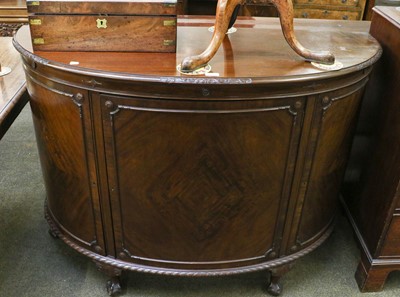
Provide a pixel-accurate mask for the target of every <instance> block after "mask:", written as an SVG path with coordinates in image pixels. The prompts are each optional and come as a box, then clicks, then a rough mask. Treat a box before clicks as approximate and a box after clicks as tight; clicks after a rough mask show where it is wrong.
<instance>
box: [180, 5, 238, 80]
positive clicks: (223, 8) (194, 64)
mask: <svg viewBox="0 0 400 297" xmlns="http://www.w3.org/2000/svg"><path fill="white" fill-rule="evenodd" d="M243 1H244V0H218V4H217V11H216V18H215V26H214V34H213V36H212V39H211V42H210V44H209V46H208V47H207V48H206V49H205V50H204V52H202V53H201V54H200V55H197V56H190V57H186V58H185V59H183V61H182V63H181V70H182V71H183V72H190V71H193V70H195V69H197V68H199V67H202V66H204V65H206V64H207V63H208V62H209V61H210V60H211V59H212V57H214V55H215V53H216V52H217V51H218V48H219V47H220V45H221V43H222V41H223V40H224V38H225V36H226V32H227V30H228V26H229V22H230V20H231V17H232V14H233V12H234V11H235V8H236V6H237V5H240V4H241V3H242V2H243Z"/></svg>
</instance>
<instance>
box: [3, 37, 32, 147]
mask: <svg viewBox="0 0 400 297" xmlns="http://www.w3.org/2000/svg"><path fill="white" fill-rule="evenodd" d="M0 64H1V66H2V67H5V66H7V67H9V68H11V72H10V73H9V74H7V75H5V76H0V139H1V138H2V137H3V136H4V134H5V133H6V132H7V130H8V128H9V127H10V126H11V124H12V123H13V122H14V120H15V118H16V117H17V116H18V115H19V113H20V112H21V110H22V108H23V107H24V106H25V104H26V103H27V102H28V94H27V92H26V86H25V73H24V70H23V69H22V61H21V57H20V56H19V54H18V52H17V51H16V50H15V48H14V47H13V45H12V40H11V37H1V38H0Z"/></svg>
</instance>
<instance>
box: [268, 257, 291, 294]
mask: <svg viewBox="0 0 400 297" xmlns="http://www.w3.org/2000/svg"><path fill="white" fill-rule="evenodd" d="M293 265H294V263H290V264H286V265H282V266H279V267H276V268H272V269H270V282H269V285H268V288H267V292H268V293H269V294H270V295H272V296H279V295H280V294H281V293H282V285H281V284H280V282H279V281H280V279H281V278H282V276H283V275H285V274H286V273H287V272H288V271H289V270H290V269H292V267H293Z"/></svg>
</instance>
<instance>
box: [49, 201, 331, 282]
mask: <svg viewBox="0 0 400 297" xmlns="http://www.w3.org/2000/svg"><path fill="white" fill-rule="evenodd" d="M45 218H46V220H47V222H48V224H49V226H50V229H51V231H53V232H54V233H55V234H56V235H57V236H58V237H59V238H60V239H61V240H62V241H64V242H65V243H66V244H67V245H68V246H70V247H71V248H73V249H74V250H76V251H77V252H79V253H81V254H83V255H85V256H86V257H88V258H90V259H92V260H94V261H97V262H100V263H103V264H106V265H111V266H113V267H116V268H120V269H123V270H131V271H136V272H144V273H153V274H159V275H172V276H193V277H205V276H222V275H234V274H241V273H250V272H255V271H260V270H267V269H271V268H275V267H277V266H281V265H285V264H288V263H290V262H293V261H295V260H297V259H299V258H301V257H303V256H305V255H306V254H308V253H310V252H312V251H313V250H315V249H316V248H317V247H318V246H320V245H321V244H322V243H323V242H324V241H325V240H326V239H327V238H328V237H329V235H330V234H331V233H332V230H333V226H331V228H329V229H328V230H327V231H326V233H324V234H323V235H322V236H321V238H319V239H318V240H317V241H315V242H314V243H313V244H312V245H310V246H308V247H307V248H305V249H303V250H301V251H299V252H297V253H294V254H291V255H290V256H286V257H283V258H279V259H274V260H272V261H269V262H265V263H261V264H255V265H250V266H244V267H236V268H224V269H208V270H205V269H201V270H200V269H199V270H189V269H188V270H184V269H172V268H161V267H151V266H145V265H139V264H133V263H128V262H124V261H121V260H117V259H114V258H111V257H105V256H101V255H99V254H96V253H94V252H92V251H89V250H87V249H85V248H83V247H81V246H79V245H77V244H76V243H75V242H73V241H71V240H69V239H68V238H67V237H66V236H64V235H63V234H62V233H61V232H60V231H59V229H58V227H57V226H56V224H55V223H54V221H53V220H52V218H51V217H50V215H49V213H48V208H47V205H46V207H45ZM194 264H196V263H194Z"/></svg>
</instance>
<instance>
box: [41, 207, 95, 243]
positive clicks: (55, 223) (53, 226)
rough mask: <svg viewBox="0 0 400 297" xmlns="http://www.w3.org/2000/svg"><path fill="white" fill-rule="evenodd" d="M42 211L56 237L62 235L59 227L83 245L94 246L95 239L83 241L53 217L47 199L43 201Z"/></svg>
mask: <svg viewBox="0 0 400 297" xmlns="http://www.w3.org/2000/svg"><path fill="white" fill-rule="evenodd" d="M44 213H45V218H46V220H47V222H48V223H49V226H50V230H51V231H52V232H54V234H55V235H57V236H58V237H60V238H61V236H64V235H61V233H60V230H59V229H58V228H60V229H62V230H63V232H65V233H67V234H68V236H70V237H72V238H73V239H74V240H76V241H78V242H81V243H82V244H84V245H87V246H90V247H91V246H95V245H96V244H97V241H96V240H94V241H92V242H87V241H84V240H82V239H80V238H78V237H76V236H75V235H74V234H72V233H71V232H69V231H68V230H67V229H66V228H65V227H64V226H63V225H62V224H61V223H60V222H59V221H58V220H57V219H56V218H55V216H54V214H53V213H52V212H51V210H50V208H49V207H48V205H47V200H46V201H45V205H44ZM50 222H52V223H51V224H50ZM57 226H59V227H57Z"/></svg>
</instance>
